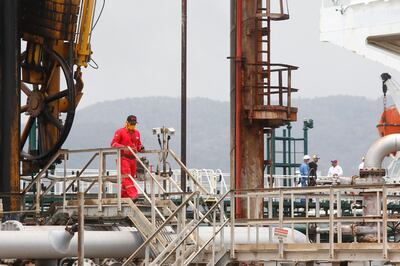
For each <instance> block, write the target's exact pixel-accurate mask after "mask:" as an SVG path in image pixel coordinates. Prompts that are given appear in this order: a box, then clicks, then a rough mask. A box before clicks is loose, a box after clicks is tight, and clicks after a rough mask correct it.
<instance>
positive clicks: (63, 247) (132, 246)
mask: <svg viewBox="0 0 400 266" xmlns="http://www.w3.org/2000/svg"><path fill="white" fill-rule="evenodd" d="M40 229H42V230H40ZM0 239H1V241H0V258H2V259H13V258H18V259H60V258H64V257H77V256H78V243H77V237H73V236H72V235H71V234H70V233H68V232H67V231H65V230H64V229H63V228H60V229H58V230H57V229H51V230H46V228H42V227H37V228H36V230H29V229H27V227H25V230H24V231H0ZM141 243H143V239H142V237H141V236H140V233H139V232H138V231H85V245H84V246H85V256H86V257H88V258H123V257H127V256H129V255H130V254H131V253H132V252H133V251H134V250H136V249H137V248H138V247H139V246H140V244H141ZM141 255H142V257H143V254H141Z"/></svg>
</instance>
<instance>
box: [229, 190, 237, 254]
mask: <svg viewBox="0 0 400 266" xmlns="http://www.w3.org/2000/svg"><path fill="white" fill-rule="evenodd" d="M230 200H231V204H230V205H231V208H230V212H231V253H230V257H231V259H234V258H235V209H236V206H235V201H236V198H235V190H231V191H230Z"/></svg>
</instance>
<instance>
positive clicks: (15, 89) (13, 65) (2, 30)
mask: <svg viewBox="0 0 400 266" xmlns="http://www.w3.org/2000/svg"><path fill="white" fill-rule="evenodd" d="M18 6H19V1H18V0H2V1H0V147H1V149H0V193H2V194H3V195H8V196H6V197H3V206H4V210H5V211H9V210H11V211H16V210H19V209H20V197H19V192H20V191H19V190H20V187H19V186H20V184H19V178H20V177H19V131H20V114H19V110H20V89H19V88H20V86H19V84H20V81H19V64H18V58H19V54H20V40H19V36H18V14H19V12H18Z"/></svg>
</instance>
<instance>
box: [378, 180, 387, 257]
mask: <svg viewBox="0 0 400 266" xmlns="http://www.w3.org/2000/svg"><path fill="white" fill-rule="evenodd" d="M380 209H381V207H380V205H379V210H380ZM382 215H383V217H382V218H383V225H382V230H383V232H382V233H383V258H384V259H387V258H388V245H387V189H386V187H385V186H383V188H382ZM378 233H380V232H378Z"/></svg>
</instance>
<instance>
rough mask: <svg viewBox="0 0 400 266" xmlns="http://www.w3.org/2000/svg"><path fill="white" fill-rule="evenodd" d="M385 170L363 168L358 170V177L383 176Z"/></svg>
mask: <svg viewBox="0 0 400 266" xmlns="http://www.w3.org/2000/svg"><path fill="white" fill-rule="evenodd" d="M385 175H386V170H385V169H379V168H364V169H361V170H360V177H368V176H385Z"/></svg>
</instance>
